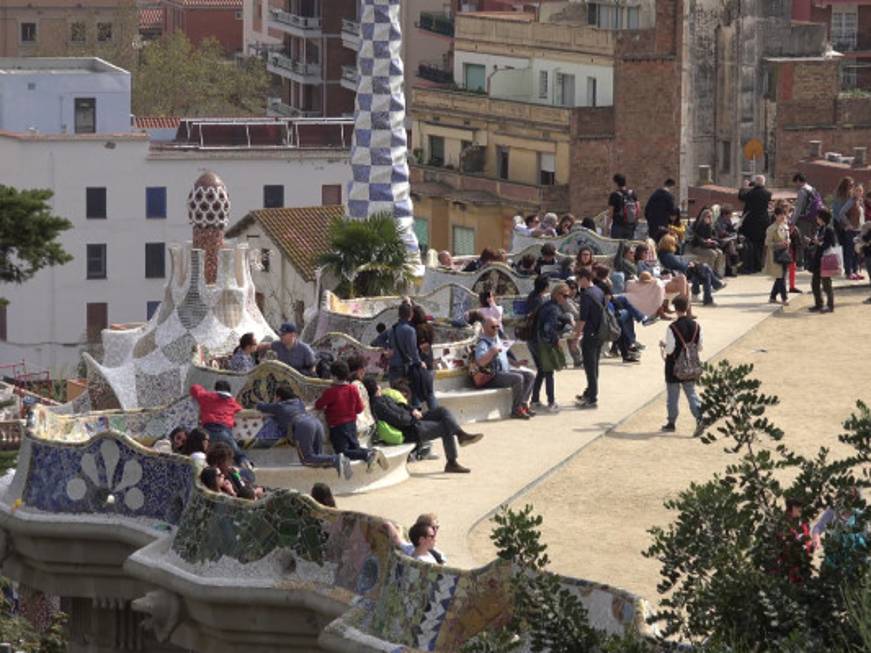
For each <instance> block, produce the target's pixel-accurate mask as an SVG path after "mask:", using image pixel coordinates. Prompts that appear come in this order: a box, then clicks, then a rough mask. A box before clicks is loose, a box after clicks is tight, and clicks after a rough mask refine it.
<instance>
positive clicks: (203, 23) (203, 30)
mask: <svg viewBox="0 0 871 653" xmlns="http://www.w3.org/2000/svg"><path fill="white" fill-rule="evenodd" d="M161 5H162V7H163V16H164V25H163V32H164V33H165V34H171V33H172V32H175V31H179V32H184V34H185V36H187V38H188V40H189V41H190V42H191V43H193V44H194V45H199V44H200V43H201V42H202V41H204V40H205V39H207V38H213V39H217V41H218V42H219V43H220V44H221V47H222V48H223V49H224V52H225V53H226V54H228V55H233V54H236V53H237V52H242V0H162V3H161Z"/></svg>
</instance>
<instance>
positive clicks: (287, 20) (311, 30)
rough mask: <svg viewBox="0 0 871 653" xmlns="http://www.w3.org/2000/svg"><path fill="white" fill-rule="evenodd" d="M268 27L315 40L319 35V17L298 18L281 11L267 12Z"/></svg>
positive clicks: (297, 15) (272, 10) (298, 16)
mask: <svg viewBox="0 0 871 653" xmlns="http://www.w3.org/2000/svg"><path fill="white" fill-rule="evenodd" d="M269 27H271V28H273V29H277V30H279V31H281V32H286V33H288V34H292V35H293V36H299V37H301V38H316V37H319V36H320V35H321V19H320V17H319V16H300V15H299V14H293V13H290V12H289V11H284V10H283V9H275V8H271V9H270V10H269Z"/></svg>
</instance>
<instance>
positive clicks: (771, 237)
mask: <svg viewBox="0 0 871 653" xmlns="http://www.w3.org/2000/svg"><path fill="white" fill-rule="evenodd" d="M765 247H766V251H765V273H766V274H767V275H769V276H771V277H774V284H773V285H772V286H771V294H770V295H769V297H768V303H770V304H776V303H777V295H778V294H779V295H780V299H781V303H782V304H783V305H784V306H789V300H788V299H787V298H786V271H787V268H788V267H789V261H788V260H787V259H790V260H791V255H790V253H789V225H788V224H787V222H786V208H785V207H783V206H781V205H778V206H776V207H774V222H773V223H771V226H770V227H768V229H766V231H765Z"/></svg>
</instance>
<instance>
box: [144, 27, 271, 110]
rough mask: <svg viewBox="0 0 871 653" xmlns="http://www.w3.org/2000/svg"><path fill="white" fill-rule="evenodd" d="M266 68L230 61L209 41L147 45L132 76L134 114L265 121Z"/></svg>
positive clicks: (177, 39)
mask: <svg viewBox="0 0 871 653" xmlns="http://www.w3.org/2000/svg"><path fill="white" fill-rule="evenodd" d="M268 88H269V76H268V75H267V73H266V65H265V63H264V62H263V61H262V60H261V59H258V58H256V57H249V58H245V59H243V60H242V61H241V62H239V63H236V62H234V61H231V60H228V59H227V58H226V57H225V56H224V52H223V50H222V48H221V45H220V43H219V42H218V41H217V40H216V39H214V38H209V39H206V40H204V41H203V42H202V43H201V44H200V45H199V46H194V45H193V44H191V42H190V41H189V40H188V38H187V37H186V36H185V35H184V33H183V32H179V31H176V32H172V33H170V34H165V35H164V36H163V37H161V38H160V39H158V40H156V41H151V42H149V43H147V44H146V45H145V46H144V47H143V49H142V53H141V57H140V62H139V65H138V67H136V68H135V70H134V74H133V112H134V113H136V114H137V115H143V116H242V115H263V113H264V111H265V106H266V94H267V90H268Z"/></svg>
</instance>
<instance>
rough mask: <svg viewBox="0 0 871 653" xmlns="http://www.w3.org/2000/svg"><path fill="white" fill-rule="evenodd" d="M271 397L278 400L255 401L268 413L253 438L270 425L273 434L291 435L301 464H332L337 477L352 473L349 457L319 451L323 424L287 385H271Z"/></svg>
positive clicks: (348, 477)
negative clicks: (274, 387)
mask: <svg viewBox="0 0 871 653" xmlns="http://www.w3.org/2000/svg"><path fill="white" fill-rule="evenodd" d="M275 398H276V399H277V400H278V401H276V402H275V403H271V404H269V403H260V404H257V410H259V411H260V412H261V413H266V414H267V415H269V416H270V417H269V418H268V420H267V421H264V423H263V427H262V428H261V429H260V432H258V433H257V438H258V439H260V437H261V433H263V432H264V431H268V430H270V429H271V432H272V435H273V436H275V435H277V436H279V437H288V436H292V437H293V439H294V441H295V442H296V448H297V451H298V452H299V460H300V462H301V463H302V464H303V465H308V466H311V467H333V468H335V470H336V472H337V473H338V474H339V477H344V478H345V480H348V479H350V478H351V476H352V475H353V472H352V471H351V461H350V460H348V458H346V457H345V456H344V454H341V453H339V454H336V455H332V454H325V453H324V452H323V447H324V425H323V424H321V421H320V420H319V419H317V418H316V417H314V416H312V415H309V414H308V413H307V412H306V410H305V404H303V402H302V399H300V398H299V397H297V396H296V394H295V393H294V391H293V389H292V388H291V387H290V386H288V385H280V386H278V387H277V388H276V389H275ZM273 439H277V438H273Z"/></svg>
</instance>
